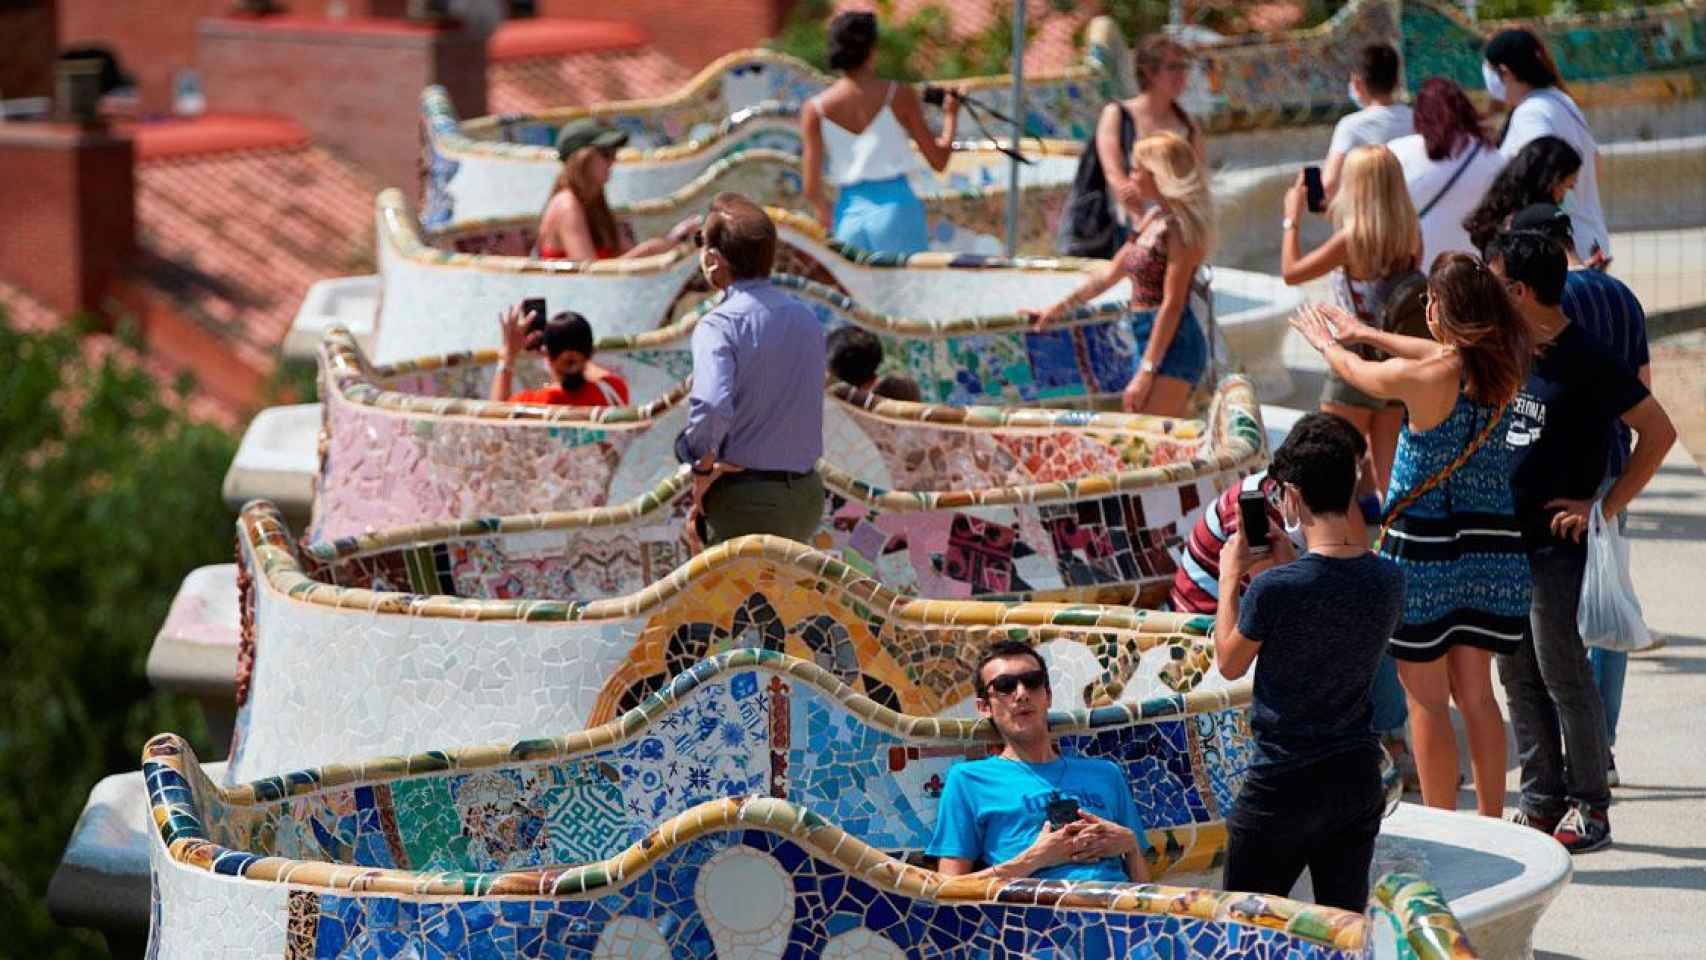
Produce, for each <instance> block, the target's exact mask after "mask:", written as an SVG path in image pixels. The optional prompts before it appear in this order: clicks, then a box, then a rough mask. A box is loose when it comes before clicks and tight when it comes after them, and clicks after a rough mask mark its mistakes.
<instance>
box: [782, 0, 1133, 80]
mask: <svg viewBox="0 0 1706 960" xmlns="http://www.w3.org/2000/svg"><path fill="white" fill-rule="evenodd" d="M988 2H989V3H990V5H991V9H992V10H993V11H994V14H995V15H994V17H992V18H991V20H990V24H989V26H987V27H985V28H984V29H983V30H981V31H979V32H978V33H976V34H974V35H972V36H970V37H965V38H958V39H956V38H955V36H954V32H953V23H952V21H951V20H950V18H949V16H948V11H947V10H946V9H945V8H944V7H942V6H940V5H937V4H927V5H925V6H923V7H920V8H919V9H917V10H915V11H913V12H912V14H911V15H910V16H908V17H906V18H905V19H898V18H896V17H895V16H894V5H893V4H892V3H891V2H890V0H876V2H875V3H874V4H873V5H872V9H873V10H874V11H875V12H876V14H877V16H878V18H879V19H880V21H881V25H880V29H879V30H878V31H877V63H876V67H877V74H878V75H879V76H883V77H890V78H892V79H896V80H904V81H908V82H913V81H918V80H951V79H954V78H956V77H973V76H986V75H989V74H997V73H1006V72H1007V71H1008V69H1009V66H1010V64H1011V56H1012V46H1013V11H1012V4H1011V2H1009V0H988ZM1163 5H1165V4H1163ZM834 14H835V5H834V3H832V2H830V0H801V2H799V3H796V4H795V5H794V7H793V9H792V10H791V11H790V12H789V14H788V20H787V23H786V24H785V25H784V26H783V28H782V32H781V33H780V34H778V35H776V36H775V37H774V38H772V39H771V40H770V41H769V42H768V46H769V47H770V48H771V49H773V50H780V51H782V52H783V53H788V54H792V55H794V56H796V57H799V58H800V59H801V60H804V61H806V62H807V63H809V64H811V65H812V66H814V67H817V68H818V69H819V70H823V71H825V72H830V70H829V38H828V30H829V20H830V18H831V17H832V16H834ZM1025 33H1026V36H1027V37H1030V36H1034V35H1035V34H1036V24H1035V23H1027V24H1026V31H1025Z"/></svg>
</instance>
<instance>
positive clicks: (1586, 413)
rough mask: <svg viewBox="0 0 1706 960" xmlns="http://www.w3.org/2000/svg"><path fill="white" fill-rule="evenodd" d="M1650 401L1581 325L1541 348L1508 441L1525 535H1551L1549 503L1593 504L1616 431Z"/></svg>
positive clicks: (1567, 329) (1513, 415) (1643, 389)
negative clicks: (1513, 454) (1634, 410)
mask: <svg viewBox="0 0 1706 960" xmlns="http://www.w3.org/2000/svg"><path fill="white" fill-rule="evenodd" d="M1646 398H1647V388H1646V387H1645V386H1642V384H1641V381H1640V380H1638V379H1636V377H1635V374H1634V372H1633V371H1631V370H1630V369H1629V368H1628V367H1627V366H1625V365H1624V364H1623V361H1622V360H1620V359H1618V358H1617V357H1616V356H1615V355H1613V354H1612V353H1611V352H1610V351H1609V350H1607V349H1606V348H1605V346H1604V345H1602V344H1601V343H1600V342H1599V341H1598V340H1596V339H1594V338H1593V337H1592V336H1590V335H1589V334H1587V333H1585V332H1584V331H1583V330H1582V329H1581V328H1580V327H1579V326H1577V325H1576V324H1573V323H1572V324H1569V325H1568V326H1566V327H1564V329H1563V330H1562V331H1560V332H1559V334H1558V336H1557V337H1556V338H1555V339H1554V340H1553V341H1552V342H1551V343H1549V344H1547V345H1545V346H1544V347H1542V348H1541V351H1540V354H1539V356H1537V357H1535V359H1534V366H1533V367H1532V368H1531V369H1530V370H1529V373H1528V382H1527V383H1526V384H1524V385H1523V388H1522V391H1521V392H1520V393H1518V394H1517V397H1516V400H1515V401H1513V402H1512V406H1511V426H1510V430H1509V432H1508V433H1506V434H1505V443H1506V444H1508V445H1509V446H1510V447H1511V448H1513V449H1514V450H1515V451H1516V455H1517V457H1518V460H1517V467H1516V474H1515V475H1514V476H1513V477H1512V478H1511V493H1512V495H1513V496H1514V498H1515V500H1516V516H1517V520H1518V522H1520V523H1521V524H1522V526H1523V530H1524V532H1525V533H1527V534H1528V535H1530V536H1548V535H1549V534H1548V533H1547V532H1546V528H1547V522H1548V521H1549V519H1550V518H1551V515H1552V513H1553V512H1554V511H1552V510H1548V509H1546V504H1547V503H1549V502H1551V501H1552V500H1555V499H1557V498H1559V497H1566V498H1568V499H1571V500H1588V499H1592V497H1593V495H1594V494H1595V493H1596V492H1598V490H1599V485H1600V482H1601V481H1602V480H1604V479H1605V464H1606V455H1607V452H1608V451H1609V449H1610V445H1611V438H1612V437H1613V435H1614V434H1613V433H1612V429H1611V428H1612V425H1613V424H1614V423H1616V421H1617V420H1618V419H1619V418H1621V417H1622V416H1623V414H1625V413H1627V412H1629V410H1631V409H1632V408H1634V407H1635V405H1636V404H1638V403H1640V402H1641V401H1642V400H1645V399H1646Z"/></svg>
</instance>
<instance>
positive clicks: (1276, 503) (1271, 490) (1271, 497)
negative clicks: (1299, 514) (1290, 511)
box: [1268, 483, 1285, 510]
mask: <svg viewBox="0 0 1706 960" xmlns="http://www.w3.org/2000/svg"><path fill="white" fill-rule="evenodd" d="M1284 500H1285V484H1283V483H1270V484H1268V505H1269V506H1271V507H1273V508H1274V509H1275V510H1278V509H1279V508H1280V504H1281V503H1282V502H1283V501H1284Z"/></svg>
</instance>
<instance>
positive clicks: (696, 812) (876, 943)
mask: <svg viewBox="0 0 1706 960" xmlns="http://www.w3.org/2000/svg"><path fill="white" fill-rule="evenodd" d="M730 686H731V688H732V687H733V684H732V683H731V684H730ZM795 686H796V688H797V686H798V685H797V684H796V685H795ZM747 695H748V697H749V698H753V697H756V696H757V685H756V684H755V685H754V689H753V690H752V691H749V692H748V694H747ZM753 712H754V713H757V714H763V713H766V712H767V711H765V710H763V709H762V708H761V707H754V709H753ZM630 716H632V715H630ZM713 721H714V722H715V723H716V724H717V725H718V726H721V725H723V724H725V723H728V722H730V721H729V718H727V717H722V716H718V717H714V718H713ZM759 722H760V723H762V722H763V721H762V720H760V721H759ZM567 739H568V741H572V740H573V739H574V738H572V737H571V738H567ZM645 742H647V741H646V740H645V739H642V740H640V741H639V744H629V746H639V745H642V744H644V743H645ZM565 746H569V743H568V742H567V741H525V742H522V743H518V744H515V745H514V746H513V747H510V748H507V749H505V748H498V749H495V750H490V751H485V752H484V755H483V756H481V755H479V754H475V753H468V754H457V753H444V752H439V753H431V754H424V755H420V756H417V757H413V758H407V759H393V760H389V761H379V762H378V763H377V764H374V765H372V767H371V768H370V767H369V766H367V765H362V766H345V767H329V768H323V769H320V770H313V771H303V772H300V773H297V774H293V775H291V776H290V777H288V778H279V779H274V780H270V781H261V782H257V783H253V784H247V785H244V786H240V787H234V788H220V787H217V786H215V785H214V783H213V782H212V781H211V780H210V779H209V778H208V777H207V776H206V775H205V773H204V772H203V770H202V768H201V767H200V765H199V764H198V763H197V761H196V758H195V756H194V754H193V753H192V752H191V751H190V750H189V748H188V746H187V745H186V744H185V743H184V742H183V741H182V740H180V739H179V738H177V737H176V736H174V735H171V734H162V735H161V736H158V737H156V738H154V739H153V740H151V741H150V742H149V743H148V745H147V746H146V747H145V748H144V751H143V776H144V778H145V782H146V784H147V789H148V804H149V808H150V812H151V815H152V819H153V822H154V824H155V825H156V828H157V830H156V832H155V833H153V834H152V835H151V837H150V840H149V859H150V863H151V871H152V884H151V886H152V891H153V896H152V902H151V913H152V920H153V923H152V934H151V943H150V956H151V957H166V958H170V957H189V956H203V955H207V954H208V953H210V952H220V951H225V950H229V951H233V952H236V951H241V952H242V953H243V954H244V955H249V956H284V957H287V958H297V957H302V958H306V957H335V956H402V955H411V956H422V957H436V956H443V957H452V956H455V957H460V956H468V957H486V956H489V957H506V956H524V955H525V956H538V955H552V956H571V955H572V956H589V957H638V956H645V957H660V958H661V957H672V956H683V955H693V956H717V957H753V958H758V957H763V958H771V957H776V958H780V957H784V956H786V957H835V958H852V957H902V956H921V955H930V956H944V957H977V956H989V955H1005V954H1006V953H1007V952H1012V953H1014V954H1016V955H1021V956H1075V957H1083V956H1106V957H1126V956H1133V957H1137V956H1144V957H1153V956H1172V955H1183V954H1184V953H1186V952H1188V953H1189V954H1190V955H1191V956H1199V957H1210V958H1213V957H1243V956H1252V957H1253V956H1274V955H1279V954H1282V953H1283V954H1284V955H1286V956H1290V957H1324V958H1325V957H1333V958H1339V957H1393V958H1398V957H1405V958H1429V960H1432V958H1439V960H1446V958H1452V960H1457V958H1469V957H1474V956H1475V955H1476V954H1475V953H1474V950H1473V948H1472V947H1471V945H1470V939H1469V936H1468V935H1467V934H1466V933H1465V932H1464V930H1463V929H1462V927H1461V926H1460V925H1459V924H1458V922H1457V920H1456V918H1455V917H1453V916H1452V914H1451V911H1450V908H1449V907H1448V906H1447V905H1446V903H1445V901H1444V898H1443V897H1442V896H1441V895H1440V894H1439V893H1438V892H1437V891H1436V890H1434V889H1433V888H1432V887H1431V886H1429V885H1428V884H1426V883H1425V882H1423V881H1421V880H1420V879H1418V878H1416V877H1413V876H1409V875H1403V874H1396V875H1391V876H1388V877H1385V878H1383V880H1382V882H1381V883H1380V884H1379V885H1377V886H1376V888H1375V889H1374V891H1373V896H1372V897H1371V900H1370V906H1369V909H1368V911H1367V912H1366V914H1364V915H1357V914H1354V913H1349V912H1346V911H1341V910H1334V909H1331V908H1323V907H1317V906H1312V905H1308V904H1303V903H1299V902H1297V901H1294V900H1288V899H1285V898H1280V897H1271V896H1261V895H1253V894H1242V893H1220V892H1216V891H1212V890H1206V889H1201V888H1194V889H1193V888H1184V887H1173V886H1165V885H1161V884H1108V883H1064V882H1043V881H1034V880H1021V881H1005V882H1003V881H984V880H975V879H963V878H962V879H954V878H946V877H943V876H941V875H939V874H937V873H935V872H934V871H932V870H929V869H927V868H925V867H921V866H914V865H911V864H909V863H907V862H906V861H904V860H897V859H895V858H893V857H891V856H890V855H888V854H887V853H884V852H882V851H881V850H880V849H878V848H877V847H876V846H874V845H872V844H869V843H867V842H866V841H865V840H864V839H863V838H862V837H861V836H860V834H859V833H858V831H856V830H852V829H848V828H845V827H844V826H843V825H841V824H838V823H836V822H835V821H834V820H832V819H830V818H829V817H826V816H825V815H824V814H822V813H819V812H817V811H815V810H813V809H811V808H810V805H809V803H796V802H790V801H789V800H783V799H778V798H775V797H765V796H746V797H725V798H720V799H709V800H705V801H703V802H700V803H699V804H697V805H695V806H691V807H687V808H685V809H684V810H682V811H681V812H678V813H676V814H675V815H674V816H672V817H670V818H669V819H666V820H663V821H662V822H661V823H657V824H656V826H654V827H652V828H651V829H649V830H646V831H644V835H643V836H641V837H639V838H638V839H637V840H634V841H633V842H631V843H630V844H629V845H627V846H626V847H624V848H623V849H621V850H619V851H617V852H615V853H614V854H612V855H607V856H604V857H600V858H592V859H580V858H576V857H575V856H574V855H575V853H577V852H578V850H579V849H585V848H588V847H592V848H594V849H599V848H603V847H606V846H609V845H614V844H619V843H621V842H622V841H624V840H629V839H630V838H632V837H633V834H634V833H638V832H640V831H638V830H634V829H633V828H632V827H629V828H627V829H624V830H620V831H613V832H612V833H611V834H606V835H605V836H603V837H600V838H596V839H590V840H588V841H584V842H582V841H577V839H576V838H577V836H581V835H584V834H585V832H586V831H583V830H582V829H581V826H582V824H583V822H584V820H586V819H587V818H589V817H590V818H591V819H593V820H595V821H596V819H597V816H596V814H593V813H592V810H594V809H596V807H597V805H598V802H599V801H598V799H595V798H596V797H598V796H599V795H600V794H601V793H604V792H608V791H610V790H612V789H614V788H615V786H616V784H617V783H618V782H622V781H626V780H627V779H628V778H633V779H636V780H640V781H642V788H643V780H644V778H645V777H646V772H645V771H646V770H648V769H651V768H653V767H654V766H655V765H657V764H659V763H661V762H666V761H663V760H662V759H661V758H654V759H650V760H648V759H646V758H644V757H641V756H640V755H639V751H638V750H636V749H630V750H629V751H628V752H629V753H630V754H634V760H632V761H631V760H629V759H628V758H627V757H623V758H622V759H621V761H620V765H616V764H615V763H613V762H612V761H604V762H603V763H599V764H598V765H597V766H592V764H591V763H590V762H587V763H585V764H576V763H574V762H573V761H567V762H565V761H566V760H567V758H565V757H563V756H562V754H563V753H564V752H567V751H564V750H562V747H565ZM790 747H792V744H790ZM617 749H618V751H620V750H621V748H620V747H619V748H617ZM654 752H655V751H654ZM792 752H793V751H792V749H791V750H790V753H792ZM534 757H541V758H540V759H532V758H534ZM614 759H615V758H614V757H613V758H612V760H614ZM469 760H473V761H474V762H473V763H472V764H469V763H468V762H467V761H469ZM588 761H590V758H588ZM636 761H637V762H636ZM500 765H501V766H500ZM470 766H472V767H474V768H476V769H472V770H470V769H469V767H470ZM493 767H500V768H499V769H492V768H493ZM479 768H484V769H479ZM504 768H507V769H504ZM606 768H609V769H606ZM732 773H733V774H734V777H735V778H736V779H737V780H738V779H739V778H741V777H746V776H748V771H745V770H738V769H737V770H735V771H732ZM737 785H738V784H737ZM793 787H794V781H793V780H792V779H790V781H789V788H790V789H792V788H793ZM688 789H689V790H691V789H692V788H691V787H689V788H688ZM611 803H612V806H614V800H613V799H612V801H611ZM628 812H629V811H627V810H626V809H625V808H624V809H621V810H620V811H617V810H614V809H613V810H611V811H610V814H609V815H610V816H611V817H623V815H625V814H627V813H628ZM646 819H647V820H653V819H654V818H653V817H647V818H646ZM1511 829H1521V828H1511ZM564 855H567V856H568V857H569V858H571V859H565V856H564Z"/></svg>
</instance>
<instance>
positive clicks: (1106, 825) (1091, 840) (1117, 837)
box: [1063, 810, 1137, 863]
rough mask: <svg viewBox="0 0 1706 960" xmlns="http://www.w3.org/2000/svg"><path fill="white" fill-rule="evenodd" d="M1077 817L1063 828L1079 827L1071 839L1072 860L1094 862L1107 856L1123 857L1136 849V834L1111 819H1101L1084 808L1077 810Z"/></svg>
mask: <svg viewBox="0 0 1706 960" xmlns="http://www.w3.org/2000/svg"><path fill="white" fill-rule="evenodd" d="M1078 818H1079V819H1078V823H1075V824H1067V826H1066V827H1065V828H1063V829H1070V828H1071V827H1079V830H1078V832H1077V833H1076V834H1075V835H1074V836H1073V841H1072V843H1073V850H1072V860H1073V862H1075V863H1094V862H1096V861H1097V860H1106V859H1107V858H1109V857H1123V856H1125V855H1126V854H1128V853H1130V852H1132V851H1133V850H1136V849H1137V834H1135V833H1132V832H1131V831H1130V830H1129V829H1127V828H1125V827H1123V826H1120V825H1119V824H1117V823H1115V822H1113V821H1112V820H1103V819H1102V818H1101V817H1098V816H1096V815H1095V814H1093V813H1090V812H1089V811H1086V810H1080V811H1078ZM1080 824H1082V826H1080Z"/></svg>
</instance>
